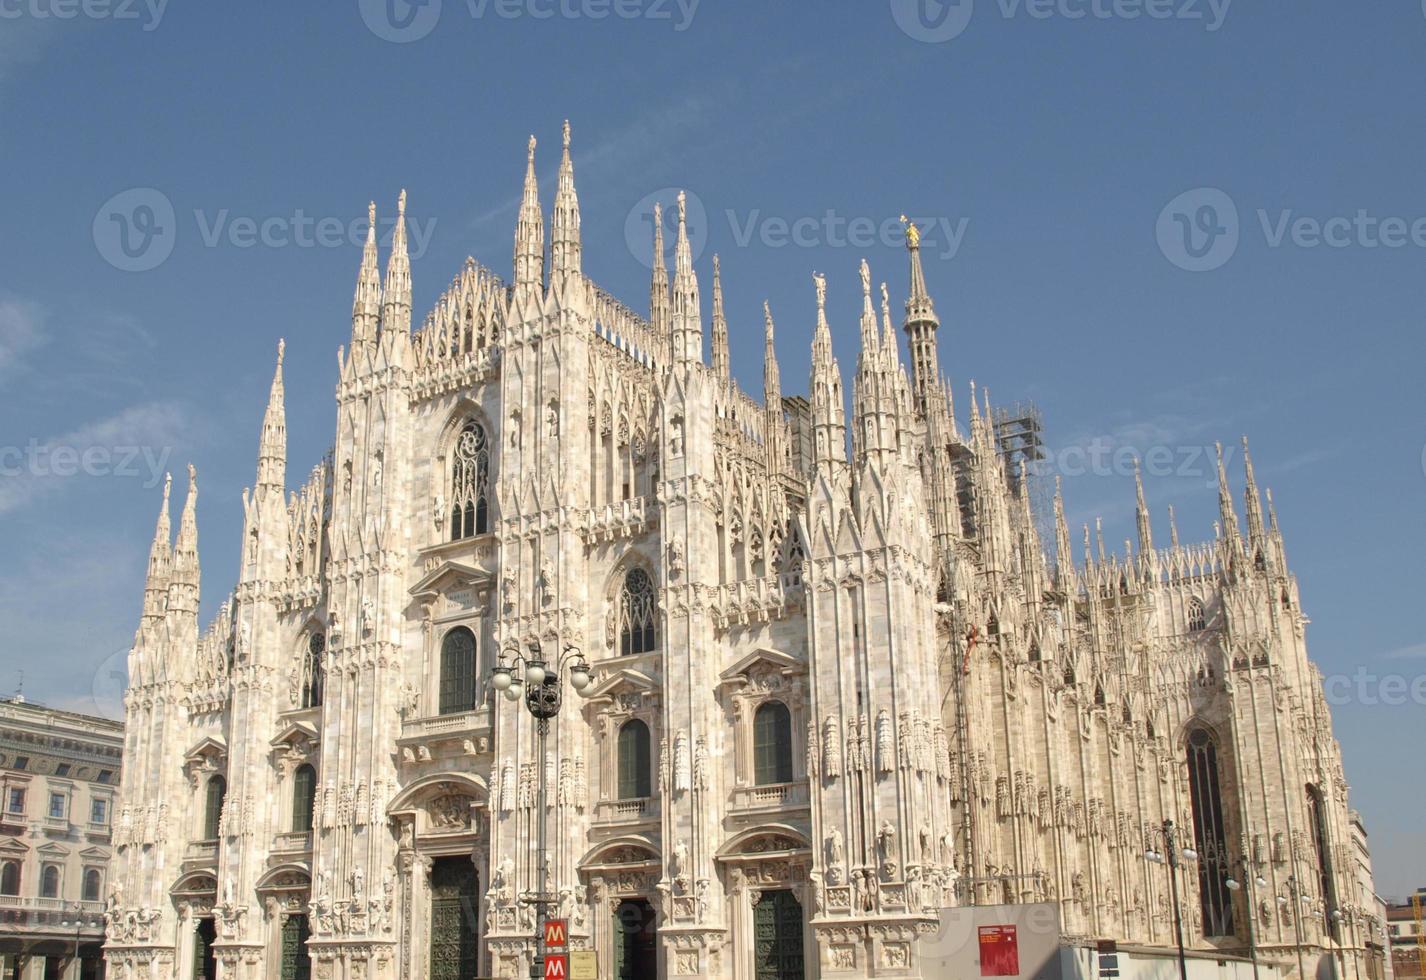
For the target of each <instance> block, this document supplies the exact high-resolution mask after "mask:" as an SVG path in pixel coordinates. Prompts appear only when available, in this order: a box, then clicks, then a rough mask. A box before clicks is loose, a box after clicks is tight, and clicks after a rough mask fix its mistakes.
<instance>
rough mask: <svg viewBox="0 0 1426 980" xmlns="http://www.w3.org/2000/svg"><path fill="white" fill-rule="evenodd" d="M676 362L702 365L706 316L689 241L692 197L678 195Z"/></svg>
mask: <svg viewBox="0 0 1426 980" xmlns="http://www.w3.org/2000/svg"><path fill="white" fill-rule="evenodd" d="M672 326H673V361H674V363H675V364H683V363H689V364H694V363H702V361H703V314H702V311H701V310H700V309H699V303H698V277H697V276H696V275H695V274H694V272H693V249H692V246H691V245H690V244H689V241H688V196H687V195H686V194H684V192H683V191H679V192H678V241H677V243H675V245H674V268H673V324H672Z"/></svg>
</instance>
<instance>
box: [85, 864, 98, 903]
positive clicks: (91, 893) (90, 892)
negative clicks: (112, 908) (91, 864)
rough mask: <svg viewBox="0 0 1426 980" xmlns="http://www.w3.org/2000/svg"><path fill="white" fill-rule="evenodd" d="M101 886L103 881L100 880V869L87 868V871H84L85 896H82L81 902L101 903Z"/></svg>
mask: <svg viewBox="0 0 1426 980" xmlns="http://www.w3.org/2000/svg"><path fill="white" fill-rule="evenodd" d="M100 886H101V879H100V876H99V869H98V868H85V869H84V893H83V895H82V897H81V901H85V902H97V901H99V890H100Z"/></svg>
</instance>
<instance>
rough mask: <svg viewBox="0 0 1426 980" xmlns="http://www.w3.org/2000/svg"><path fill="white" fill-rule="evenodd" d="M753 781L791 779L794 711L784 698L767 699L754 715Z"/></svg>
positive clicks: (773, 781)
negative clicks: (784, 701)
mask: <svg viewBox="0 0 1426 980" xmlns="http://www.w3.org/2000/svg"><path fill="white" fill-rule="evenodd" d="M753 782H754V783H756V784H757V785H759V786H763V785H766V784H767V783H790V782H792V712H790V711H788V710H787V705H785V704H783V703H782V702H781V701H764V702H763V703H762V704H760V705H758V710H757V711H756V712H755V713H754V714H753Z"/></svg>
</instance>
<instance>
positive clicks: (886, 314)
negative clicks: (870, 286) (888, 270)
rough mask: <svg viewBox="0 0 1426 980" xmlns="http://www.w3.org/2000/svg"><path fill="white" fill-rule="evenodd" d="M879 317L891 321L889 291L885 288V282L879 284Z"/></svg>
mask: <svg viewBox="0 0 1426 980" xmlns="http://www.w3.org/2000/svg"><path fill="white" fill-rule="evenodd" d="M881 318H882V319H883V320H885V321H887V322H888V323H890V322H891V293H890V291H889V290H887V288H886V283H882V284H881Z"/></svg>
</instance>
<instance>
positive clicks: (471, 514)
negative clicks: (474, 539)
mask: <svg viewBox="0 0 1426 980" xmlns="http://www.w3.org/2000/svg"><path fill="white" fill-rule="evenodd" d="M489 485H490V442H489V440H488V439H487V438H486V435H485V428H484V427H483V426H482V425H481V424H480V423H479V422H476V421H475V420H474V419H472V420H471V421H469V422H467V423H466V424H465V427H464V428H462V429H461V430H460V435H459V436H457V437H456V444H455V449H454V452H453V454H452V459H451V540H452V541H459V540H460V539H461V538H469V537H471V536H473V535H476V534H484V533H485V532H487V531H489V530H490V505H489V502H488V493H487V491H488V489H489Z"/></svg>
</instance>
